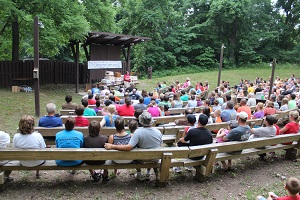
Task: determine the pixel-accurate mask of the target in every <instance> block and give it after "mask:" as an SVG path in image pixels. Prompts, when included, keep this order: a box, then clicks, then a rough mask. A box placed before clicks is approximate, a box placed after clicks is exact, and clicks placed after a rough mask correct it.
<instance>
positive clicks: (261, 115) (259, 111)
mask: <svg viewBox="0 0 300 200" xmlns="http://www.w3.org/2000/svg"><path fill="white" fill-rule="evenodd" d="M263 109H264V104H263V103H262V102H258V103H257V105H256V112H254V113H253V116H252V118H253V119H263V118H264V116H265V113H264V110H263Z"/></svg>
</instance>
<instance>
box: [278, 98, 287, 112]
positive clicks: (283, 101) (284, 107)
mask: <svg viewBox="0 0 300 200" xmlns="http://www.w3.org/2000/svg"><path fill="white" fill-rule="evenodd" d="M288 102H289V100H288V98H283V99H282V103H281V107H280V109H279V110H281V111H285V110H288V109H289V105H288Z"/></svg>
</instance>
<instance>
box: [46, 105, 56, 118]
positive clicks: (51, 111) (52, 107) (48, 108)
mask: <svg viewBox="0 0 300 200" xmlns="http://www.w3.org/2000/svg"><path fill="white" fill-rule="evenodd" d="M55 109H56V106H55V104H54V103H48V104H47V105H46V111H47V113H48V115H53V114H54V113H55Z"/></svg>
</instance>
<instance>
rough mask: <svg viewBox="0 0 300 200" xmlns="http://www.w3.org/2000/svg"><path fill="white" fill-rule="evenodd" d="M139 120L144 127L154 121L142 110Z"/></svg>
mask: <svg viewBox="0 0 300 200" xmlns="http://www.w3.org/2000/svg"><path fill="white" fill-rule="evenodd" d="M139 122H140V124H142V125H143V126H144V127H149V126H151V125H152V124H153V123H154V120H153V118H152V116H151V114H150V113H149V112H147V111H143V113H142V114H141V115H140V116H139Z"/></svg>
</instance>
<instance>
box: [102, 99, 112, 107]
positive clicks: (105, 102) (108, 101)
mask: <svg viewBox="0 0 300 200" xmlns="http://www.w3.org/2000/svg"><path fill="white" fill-rule="evenodd" d="M110 104H111V101H110V100H109V99H106V100H105V101H104V105H105V106H106V107H108V106H109V105H110Z"/></svg>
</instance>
